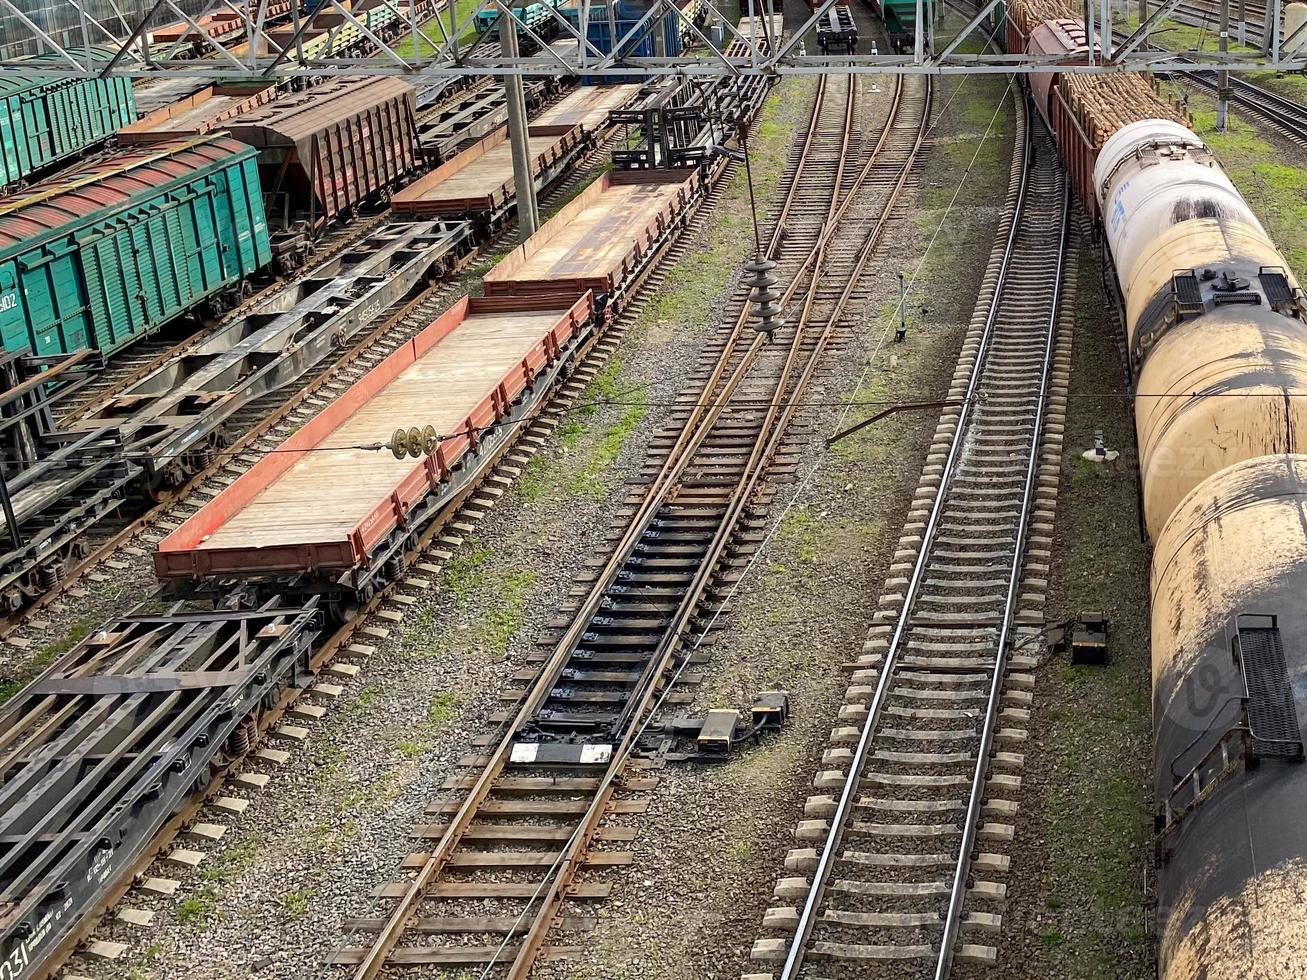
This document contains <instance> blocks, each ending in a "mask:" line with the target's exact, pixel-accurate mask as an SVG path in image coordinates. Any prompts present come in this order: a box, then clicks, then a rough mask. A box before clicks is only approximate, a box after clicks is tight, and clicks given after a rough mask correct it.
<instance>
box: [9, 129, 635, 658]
mask: <svg viewBox="0 0 1307 980" xmlns="http://www.w3.org/2000/svg"><path fill="white" fill-rule="evenodd" d="M619 138H620V132H618V131H614V132H613V133H610V134H609V135H608V136H607V137H606V138H605V139H603V140H601V141H600V142H599V143H598V144H597V145H596V146H595V147H593V148H592V149H591V150H589V151H588V152H587V153H586V155H585V156H584V157H582V158H581V159H580V160H578V162H577V163H576V165H575V167H574V169H573V170H572V172H571V174H570V176H569V177H568V178H567V179H565V180H563V181H562V182H561V183H559V184H557V185H555V186H554V187H553V188H552V189H551V190H550V191H549V192H548V193H546V194H543V195H542V196H541V204H542V206H543V207H546V208H547V207H550V206H551V204H552V203H555V202H560V201H563V200H565V199H566V198H567V196H568V195H569V194H570V193H571V192H572V191H574V190H575V189H576V188H577V187H578V186H580V185H581V184H582V183H584V182H587V181H589V180H592V179H594V178H595V177H596V176H598V174H599V172H600V170H601V167H602V161H603V160H604V159H605V157H606V154H607V153H608V152H609V150H610V149H611V147H612V146H613V145H614V144H615V143H616V141H617V140H619ZM388 220H389V213H388V212H386V213H383V214H381V215H378V216H376V217H375V218H370V219H368V223H367V224H366V225H365V226H363V227H356V226H354V225H351V226H349V227H348V228H347V229H342V230H341V235H342V239H341V241H340V242H339V244H338V246H337V247H336V248H335V251H336V252H337V253H339V252H342V251H343V250H345V249H346V248H347V247H349V246H350V245H351V244H357V243H358V240H359V237H360V236H363V237H366V233H367V232H368V231H374V232H375V231H378V230H381V229H383V228H384V227H385V226H386V224H387V221H388ZM515 227H516V224H515V222H514V223H511V224H509V225H506V226H505V227H504V228H503V229H502V230H501V231H500V232H499V234H497V235H496V236H494V237H493V238H491V239H490V240H488V241H486V242H483V243H481V245H480V246H479V248H478V249H477V250H475V251H474V252H473V253H472V254H471V255H470V256H468V257H467V259H466V260H465V261H464V262H463V263H462V265H461V266H460V268H466V266H467V265H469V264H470V263H472V262H473V261H475V260H476V259H477V258H478V257H480V256H484V255H487V254H491V253H493V252H494V250H495V249H496V248H498V247H500V246H501V245H502V243H503V242H504V241H506V240H507V236H508V234H509V233H511V231H512V229H513V228H515ZM332 241H333V242H334V241H335V239H334V238H333V239H332ZM316 267H317V266H316V265H315V266H313V267H311V268H310V269H309V270H308V272H309V273H311V272H312V270H313V268H316ZM286 285H292V284H286ZM466 287H467V282H466V281H465V279H464V278H463V277H454V278H451V279H449V280H447V281H443V282H438V283H436V284H435V285H434V286H432V287H430V288H428V289H426V290H424V291H423V292H422V293H421V294H420V295H419V296H418V297H417V298H416V299H413V300H408V301H406V302H404V303H401V304H397V305H396V306H395V307H392V308H391V309H389V310H387V311H385V312H384V313H383V315H381V316H380V317H378V318H377V320H376V324H377V325H376V326H374V327H372V328H370V329H368V330H367V331H366V332H365V333H364V334H363V335H362V339H361V340H359V341H357V342H355V343H353V344H351V345H350V347H348V348H346V349H344V350H343V351H340V352H338V353H337V355H336V356H334V357H332V358H331V359H330V360H329V361H328V362H326V363H323V364H320V365H319V366H318V367H317V368H315V369H313V370H311V371H310V372H309V373H308V374H307V375H306V376H305V378H304V379H303V380H301V381H299V382H295V383H293V384H292V385H289V386H286V387H282V388H279V389H277V390H275V391H273V392H271V393H269V394H268V395H265V396H263V397H260V398H256V399H254V400H252V401H251V402H250V403H249V404H247V405H245V406H244V407H243V408H242V409H241V410H240V411H239V412H238V413H237V414H236V415H234V416H233V417H231V418H230V419H229V420H228V421H227V422H226V423H225V429H226V431H227V433H228V434H229V436H230V438H231V439H232V444H231V445H230V446H229V447H227V448H226V449H225V450H224V451H223V452H222V454H221V455H219V456H215V458H214V460H213V462H211V463H210V464H209V465H208V466H205V467H204V468H202V469H201V470H200V471H199V472H197V473H196V474H195V475H194V476H193V477H191V478H190V479H188V480H186V481H185V482H184V483H183V484H182V485H180V486H179V487H177V488H175V489H172V490H164V491H162V492H161V494H160V496H159V499H158V502H157V504H156V505H155V506H153V507H151V508H150V509H148V510H146V511H145V512H144V513H140V514H137V515H135V516H134V517H132V518H131V519H130V520H129V521H128V522H127V523H126V524H125V525H124V526H121V527H119V528H116V529H108V528H106V529H104V530H100V529H97V530H96V531H95V532H91V533H88V535H87V536H86V549H85V552H84V557H83V558H81V560H79V561H78V562H77V564H76V565H75V566H73V567H72V568H70V569H68V570H67V571H66V572H65V574H64V575H63V576H62V577H61V578H60V580H59V581H58V582H57V583H55V585H54V586H53V587H52V588H50V589H49V590H48V591H47V592H45V594H44V595H42V596H41V597H40V598H39V599H37V600H35V601H34V602H32V603H30V604H29V605H27V606H26V607H25V608H23V609H22V610H20V611H19V612H17V613H15V614H13V615H11V616H9V617H8V618H6V619H5V620H3V621H0V639H11V638H16V639H17V643H16V644H15V645H17V646H19V647H32V646H36V645H39V642H40V634H41V632H42V631H43V630H44V629H45V628H46V626H47V625H48V623H47V622H46V621H45V620H44V619H43V618H42V617H41V615H40V614H41V610H43V609H45V608H47V607H49V606H50V605H51V604H52V603H54V602H55V601H57V600H58V599H59V598H60V597H61V596H62V595H65V594H66V593H67V592H68V590H69V589H70V588H71V587H73V586H74V584H75V583H77V582H78V581H79V580H80V579H81V578H82V577H83V576H84V575H85V574H86V573H87V572H88V571H90V570H91V569H93V568H95V567H97V566H99V565H100V564H101V563H104V562H107V563H109V568H110V570H111V571H114V572H117V571H121V568H118V567H116V566H117V565H123V566H125V565H126V562H125V561H123V560H122V558H121V557H119V558H115V557H114V556H115V553H116V552H118V551H119V549H128V550H130V549H132V548H135V549H136V550H137V551H139V550H140V549H139V547H138V546H137V545H133V544H132V541H133V539H134V538H136V537H137V535H138V534H140V533H141V532H142V531H143V530H145V529H147V528H149V527H151V526H152V525H155V524H158V523H160V522H167V523H164V525H163V532H164V533H163V534H159V535H157V538H162V537H163V536H165V535H166V533H167V531H168V530H170V529H171V518H172V513H173V511H172V508H174V507H177V508H179V510H177V511H176V513H180V514H182V516H183V518H184V517H186V516H189V515H190V514H191V513H194V512H195V510H198V508H199V506H200V504H201V503H203V499H198V498H205V495H206V494H207V495H208V496H212V495H213V493H214V492H216V491H214V490H213V487H214V486H215V485H217V486H221V485H222V484H223V483H229V482H231V480H232V479H234V476H233V475H232V474H238V473H240V472H243V471H244V469H246V468H248V465H252V464H251V463H249V462H246V463H240V462H236V461H235V460H239V459H241V458H242V457H243V458H244V459H246V460H251V459H253V458H254V457H255V455H257V454H260V453H261V451H263V450H266V449H268V448H272V447H273V446H275V445H276V444H277V442H279V441H280V439H282V438H284V437H285V435H287V434H288V433H289V431H291V426H292V425H298V424H301V423H302V421H303V418H307V417H308V415H311V414H313V412H316V411H317V407H318V406H320V405H322V404H325V401H328V400H330V399H331V398H332V397H334V394H335V393H339V391H343V390H344V389H345V388H346V387H348V385H349V384H352V383H353V381H355V380H357V378H358V377H360V376H362V374H363V373H364V372H365V371H366V370H367V369H368V368H370V367H371V366H373V365H375V364H376V363H379V362H380V360H382V359H383V358H384V357H385V356H386V355H387V354H389V353H390V352H391V351H393V350H394V349H395V348H396V347H398V346H399V345H400V344H402V343H404V342H405V341H407V340H408V338H409V337H411V336H413V334H415V333H416V332H417V331H419V330H421V329H422V328H423V327H425V326H426V325H427V324H428V323H430V322H431V320H432V319H434V317H435V315H436V314H438V313H439V312H441V311H442V310H443V308H444V306H445V305H448V302H449V301H450V299H451V298H452V297H453V296H455V295H456V294H457V293H458V291H459V290H460V289H466ZM249 312H250V307H249V306H248V305H246V306H243V307H242V310H241V314H245V313H249ZM424 317H425V319H423V318H424ZM225 324H226V321H224V325H225ZM216 329H219V328H215V330H216ZM214 332H215V331H213V330H211V331H205V333H204V334H203V335H201V336H197V337H191V338H188V339H186V340H185V341H182V342H181V343H179V344H177V345H175V346H174V347H171V348H169V349H168V350H167V351H166V352H164V353H162V354H153V355H149V364H148V365H137V366H135V367H134V368H133V369H132V371H131V375H132V376H131V378H129V377H127V376H126V375H118V376H117V377H118V381H117V383H116V385H114V386H113V387H111V388H108V389H105V390H102V391H100V392H99V393H98V394H97V395H96V397H95V399H94V400H93V401H92V400H87V401H86V402H85V403H84V406H83V407H82V409H81V410H80V414H83V415H85V414H87V413H90V412H92V411H94V409H95V407H96V406H97V405H103V404H105V403H107V402H108V401H109V400H110V399H111V398H112V397H113V395H114V394H115V392H119V391H121V390H122V389H123V388H124V387H125V386H126V385H128V384H130V383H131V382H132V380H134V379H137V378H139V377H143V376H144V375H145V374H146V373H148V371H150V370H154V369H155V368H157V367H158V366H159V365H161V364H163V363H165V362H167V361H169V360H171V359H172V358H175V357H178V356H181V355H182V354H184V353H185V352H186V351H187V350H191V349H195V348H197V347H198V345H200V344H201V343H203V341H204V339H205V338H206V337H209V336H211V335H212V334H213V333H214ZM342 368H343V371H342ZM295 410H297V413H296V417H297V418H300V421H299V422H295V423H287V422H285V419H284V417H285V415H286V413H287V412H290V411H295ZM306 413H307V415H306ZM301 416H302V417H303V418H301ZM256 440H257V441H258V443H259V445H255V441H256ZM215 475H216V476H217V481H218V482H217V483H214V482H212V481H211V478H212V477H214V476H215ZM193 494H194V495H197V497H195V498H192V500H191V502H189V503H188V502H187V499H186V498H187V497H188V496H189V495H193ZM197 499H198V502H196V501H197ZM206 499H207V498H206ZM157 538H156V540H157ZM79 591H80V590H79ZM26 624H30V625H33V626H35V629H34V630H31V631H25V630H24V629H23V627H24V626H25V625H26ZM25 632H27V633H29V635H24V633H25ZM29 637H30V638H29ZM11 642H13V639H11Z"/></svg>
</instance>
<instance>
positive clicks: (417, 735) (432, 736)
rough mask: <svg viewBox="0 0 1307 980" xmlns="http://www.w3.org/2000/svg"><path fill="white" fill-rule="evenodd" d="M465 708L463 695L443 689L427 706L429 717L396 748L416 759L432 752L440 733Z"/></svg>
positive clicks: (397, 744) (408, 756)
mask: <svg viewBox="0 0 1307 980" xmlns="http://www.w3.org/2000/svg"><path fill="white" fill-rule="evenodd" d="M462 710H463V696H462V695H461V694H458V693H456V692H454V691H441V692H440V693H439V694H437V695H436V696H435V697H434V698H432V699H431V703H430V704H429V705H428V706H427V718H426V722H425V724H423V725H422V726H421V727H419V728H417V729H415V730H412V731H410V732H409V734H410V735H411V736H412V737H411V738H408V739H404V740H402V741H400V742H397V743H396V744H395V748H397V749H399V751H400V753H401V754H403V755H404V756H405V757H407V758H409V759H416V758H417V757H418V756H420V755H423V754H424V753H426V752H430V751H431V749H432V747H433V746H434V745H435V744H436V740H437V738H438V737H439V735H440V733H441V732H443V731H444V730H445V728H446V727H447V726H448V725H449V723H450V722H451V721H453V720H454V719H455V718H457V717H458V713H459V712H460V711H462Z"/></svg>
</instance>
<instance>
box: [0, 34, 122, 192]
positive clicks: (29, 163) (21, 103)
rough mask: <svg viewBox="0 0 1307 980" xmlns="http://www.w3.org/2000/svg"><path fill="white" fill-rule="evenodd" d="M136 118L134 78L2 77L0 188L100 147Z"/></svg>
mask: <svg viewBox="0 0 1307 980" xmlns="http://www.w3.org/2000/svg"><path fill="white" fill-rule="evenodd" d="M34 60H35V59H34ZM135 120H136V102H135V100H134V97H133V94H132V81H131V79H130V78H127V77H125V76H121V75H114V76H110V77H109V78H93V79H79V78H58V77H54V76H50V75H41V74H37V73H35V72H34V73H33V74H31V75H4V76H0V151H2V152H0V188H10V187H13V186H15V185H18V184H20V183H22V182H23V181H26V180H28V179H29V178H31V177H32V176H33V175H35V174H39V173H40V172H41V171H43V170H46V169H48V168H49V167H51V166H52V165H53V164H56V163H59V162H61V161H65V160H68V159H69V158H71V157H74V156H76V155H77V154H78V153H81V152H83V151H85V150H87V149H89V148H90V147H94V146H98V145H99V144H101V143H103V142H104V141H105V140H107V139H108V138H109V137H110V136H112V135H113V133H114V130H116V129H118V128H119V127H120V126H126V125H127V124H128V123H131V122H135Z"/></svg>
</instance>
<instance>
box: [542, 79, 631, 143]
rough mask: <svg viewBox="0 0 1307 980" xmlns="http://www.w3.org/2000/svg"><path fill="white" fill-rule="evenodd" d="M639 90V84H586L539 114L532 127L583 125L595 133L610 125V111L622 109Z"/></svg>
mask: <svg viewBox="0 0 1307 980" xmlns="http://www.w3.org/2000/svg"><path fill="white" fill-rule="evenodd" d="M639 91H640V86H639V85H583V86H581V87H580V88H578V89H577V90H576V91H575V92H573V93H572V94H571V95H569V96H567V97H566V98H565V99H562V100H560V101H559V102H558V103H557V104H556V105H554V106H551V107H550V108H548V109H546V110H545V111H544V112H542V113H541V114H540V115H539V116H537V117H536V119H535V120H534V121H533V122H532V123H531V128H532V129H539V128H543V127H546V126H582V127H584V128H585V129H586V131H587V132H595V131H596V130H599V129H603V128H604V127H605V126H606V125H607V123H608V113H610V112H611V111H612V110H614V109H620V108H622V106H624V105H626V104H627V103H628V102H630V101H631V99H633V98H635V94H636V93H637V92H639Z"/></svg>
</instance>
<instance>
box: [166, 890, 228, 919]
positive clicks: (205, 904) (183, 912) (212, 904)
mask: <svg viewBox="0 0 1307 980" xmlns="http://www.w3.org/2000/svg"><path fill="white" fill-rule="evenodd" d="M221 900H222V892H221V891H219V890H218V889H217V888H215V887H214V886H213V885H202V886H200V887H199V888H197V889H196V890H195V891H194V892H193V893H192V894H190V895H188V896H186V898H184V899H182V902H181V904H180V905H178V906H177V921H178V922H179V923H181V924H182V925H184V926H189V927H190V928H192V929H199V928H201V927H202V926H204V925H205V924H206V923H208V922H209V921H210V920H211V919H212V918H213V916H214V913H216V912H217V910H218V902H219V901H221Z"/></svg>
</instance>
